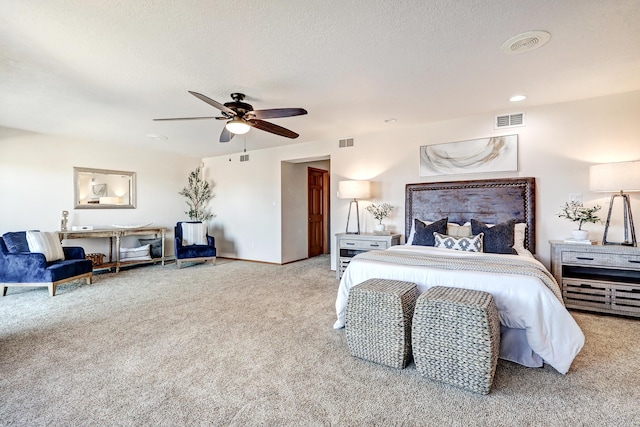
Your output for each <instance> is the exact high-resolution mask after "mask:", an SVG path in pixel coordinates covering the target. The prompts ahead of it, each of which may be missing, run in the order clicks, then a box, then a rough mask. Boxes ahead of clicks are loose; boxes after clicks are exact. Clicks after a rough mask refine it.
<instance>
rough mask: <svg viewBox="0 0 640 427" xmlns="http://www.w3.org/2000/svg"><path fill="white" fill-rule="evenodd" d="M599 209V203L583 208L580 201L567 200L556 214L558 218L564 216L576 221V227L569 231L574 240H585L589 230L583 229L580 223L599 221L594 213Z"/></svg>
mask: <svg viewBox="0 0 640 427" xmlns="http://www.w3.org/2000/svg"><path fill="white" fill-rule="evenodd" d="M599 210H600V206H599V205H596V206H594V207H592V208H585V207H584V206H582V203H576V202H570V203H569V202H567V203H565V204H564V206H563V207H562V210H561V211H560V212H559V213H558V214H557V215H558V217H559V218H566V219H568V220H569V221H571V222H577V223H578V229H577V230H573V231H572V232H571V233H572V234H573V238H574V239H575V240H587V237H589V231H587V230H583V229H582V224H584V223H596V222H598V221H600V218H598V215H596V212H598V211H599Z"/></svg>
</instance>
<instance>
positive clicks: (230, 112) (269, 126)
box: [153, 91, 307, 142]
mask: <svg viewBox="0 0 640 427" xmlns="http://www.w3.org/2000/svg"><path fill="white" fill-rule="evenodd" d="M189 93H190V94H191V95H193V96H195V97H196V98H198V99H200V100H202V101H204V102H206V103H207V104H209V105H212V106H214V107H216V108H217V109H218V110H220V112H221V113H222V116H210V117H176V118H168V119H153V120H154V121H164V120H200V119H216V120H227V124H226V125H225V127H224V129H223V130H222V133H221V134H220V142H229V141H231V138H233V137H234V135H242V134H243V133H247V132H249V129H251V128H252V127H254V128H256V129H260V130H263V131H266V132H270V133H274V134H276V135H280V136H284V137H287V138H297V137H298V136H300V135H298V134H297V133H295V132H293V131H291V130H289V129H286V128H283V127H282V126H278V125H275V124H273V123H270V122H266V121H264V120H262V119H276V118H279V117H291V116H300V115H303V114H307V110H305V109H304V108H271V109H268V110H254V109H253V106H251V105H249V104H247V103H246V102H242V101H243V100H244V98H245V95H244V94H242V93H237V92H234V93H232V94H231V99H233V101H231V102H225V103H224V104H221V103H219V102H217V101H214V100H213V99H211V98H209V97H207V96H205V95H202V94H201V93H198V92H192V91H189Z"/></svg>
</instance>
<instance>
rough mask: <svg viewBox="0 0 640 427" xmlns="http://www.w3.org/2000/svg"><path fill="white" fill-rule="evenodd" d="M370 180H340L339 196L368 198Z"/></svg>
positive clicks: (344, 197)
mask: <svg viewBox="0 0 640 427" xmlns="http://www.w3.org/2000/svg"><path fill="white" fill-rule="evenodd" d="M370 187H371V186H370V184H369V181H340V182H338V197H339V198H341V199H368V198H369V196H370V194H371V190H370Z"/></svg>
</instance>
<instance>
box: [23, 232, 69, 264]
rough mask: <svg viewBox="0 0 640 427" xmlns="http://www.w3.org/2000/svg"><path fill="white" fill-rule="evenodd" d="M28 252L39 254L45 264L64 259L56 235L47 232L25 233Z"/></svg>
mask: <svg viewBox="0 0 640 427" xmlns="http://www.w3.org/2000/svg"><path fill="white" fill-rule="evenodd" d="M27 243H28V244H29V251H30V252H35V253H41V254H43V255H44V257H45V259H46V260H47V262H51V261H58V260H61V259H64V251H63V250H62V245H61V244H60V239H59V238H58V233H54V232H48V231H27Z"/></svg>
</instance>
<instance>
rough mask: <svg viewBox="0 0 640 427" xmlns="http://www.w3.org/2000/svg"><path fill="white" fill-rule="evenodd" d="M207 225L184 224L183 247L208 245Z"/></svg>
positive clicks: (200, 223) (197, 223) (196, 223)
mask: <svg viewBox="0 0 640 427" xmlns="http://www.w3.org/2000/svg"><path fill="white" fill-rule="evenodd" d="M206 244H207V225H206V224H204V223H202V222H183V223H182V246H189V245H206Z"/></svg>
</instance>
